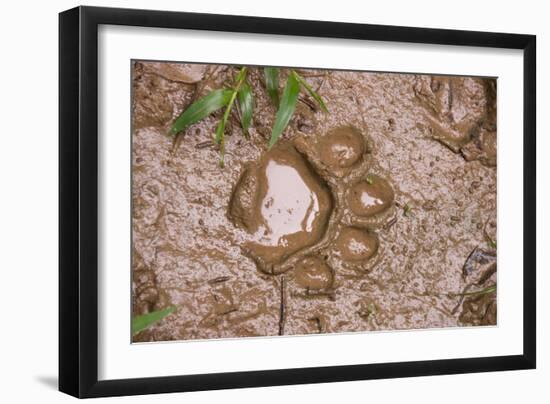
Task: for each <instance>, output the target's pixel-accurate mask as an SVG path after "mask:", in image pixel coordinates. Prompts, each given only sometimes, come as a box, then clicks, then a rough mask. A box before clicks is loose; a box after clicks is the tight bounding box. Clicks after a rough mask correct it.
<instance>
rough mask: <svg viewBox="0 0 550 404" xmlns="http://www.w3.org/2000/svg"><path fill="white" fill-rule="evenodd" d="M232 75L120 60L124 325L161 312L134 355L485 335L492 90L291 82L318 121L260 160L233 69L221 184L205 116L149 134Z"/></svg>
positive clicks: (371, 78) (491, 217)
mask: <svg viewBox="0 0 550 404" xmlns="http://www.w3.org/2000/svg"><path fill="white" fill-rule="evenodd" d="M236 71H237V69H236V68H235V67H232V66H225V65H219V66H216V65H197V64H177V63H152V62H134V65H133V77H132V80H133V83H132V84H133V100H132V110H133V114H132V126H133V130H132V234H133V252H132V279H133V284H132V294H133V295H132V296H133V315H139V314H145V313H148V312H151V311H155V310H160V309H163V308H165V307H167V306H175V307H176V308H177V310H176V312H175V313H173V314H171V315H170V316H168V317H166V318H165V319H163V320H161V321H160V322H158V323H156V324H154V325H153V326H151V327H150V328H148V329H146V330H144V331H142V332H141V333H139V334H137V335H135V336H134V338H133V340H134V342H145V341H165V340H184V339H208V338H228V337H250V336H267V335H281V334H285V335H292V334H311V333H332V332H351V331H374V330H397V329H419V328H432V327H456V326H481V325H495V324H496V314H497V303H496V273H497V267H496V164H497V161H496V133H497V128H496V80H494V79H480V78H470V77H444V76H428V75H412V74H387V73H384V74H382V73H366V72H347V71H325V70H302V69H298V71H299V73H300V74H301V75H302V76H303V77H305V78H306V80H307V81H308V82H309V83H310V85H312V87H313V88H314V89H316V90H317V91H318V92H319V94H320V95H321V96H322V97H323V99H324V100H325V102H326V104H327V106H328V108H329V110H330V113H328V114H327V113H324V112H322V111H320V110H318V109H317V108H316V107H315V103H312V102H311V99H309V97H308V96H306V95H304V94H302V95H301V96H300V97H301V99H300V101H299V102H298V107H297V109H296V112H295V114H294V116H293V118H292V120H291V122H290V125H289V127H288V128H287V130H286V131H285V132H284V135H283V136H282V138H281V139H280V140H279V142H278V143H277V144H276V145H275V146H274V147H273V148H272V149H271V150H269V151H268V150H267V143H268V139H269V137H270V134H271V128H272V125H273V121H274V117H275V112H276V110H275V108H274V106H273V105H272V104H271V101H270V99H269V97H268V96H267V93H266V91H265V89H264V85H263V73H262V70H261V69H257V68H251V69H250V71H249V82H250V84H251V86H252V87H253V91H254V95H255V101H256V108H255V111H254V117H253V123H252V127H251V129H250V139H249V140H247V139H245V138H244V137H243V135H242V132H241V129H240V125H239V121H238V119H237V116H236V115H235V116H231V117H230V120H229V122H228V125H227V132H226V145H225V147H226V158H225V168H223V169H221V168H220V166H219V164H218V160H219V151H218V150H216V146H215V145H214V143H213V142H212V139H213V134H214V132H215V129H216V125H217V122H218V121H219V119H220V118H221V115H222V113H223V111H218V112H217V113H214V114H213V115H211V116H209V117H208V118H206V119H204V120H203V121H200V122H199V123H197V124H195V125H193V126H191V127H190V128H188V129H187V130H186V131H185V133H184V134H181V135H180V136H178V137H177V139H174V138H171V137H169V136H167V135H166V133H167V132H168V128H169V127H170V124H171V123H172V122H173V120H174V119H175V118H176V117H177V116H178V115H179V114H180V113H181V112H182V111H183V110H184V109H185V108H187V107H188V106H189V105H190V104H191V103H192V102H193V101H195V100H197V99H198V98H200V97H201V96H203V95H205V94H207V93H208V92H209V91H210V90H212V89H217V88H221V87H222V86H223V85H224V84H227V83H229V82H231V80H232V78H233V77H234V76H235V74H236ZM287 73H288V72H287V71H286V70H285V69H282V77H281V85H283V84H284V82H285V79H286V74H287Z"/></svg>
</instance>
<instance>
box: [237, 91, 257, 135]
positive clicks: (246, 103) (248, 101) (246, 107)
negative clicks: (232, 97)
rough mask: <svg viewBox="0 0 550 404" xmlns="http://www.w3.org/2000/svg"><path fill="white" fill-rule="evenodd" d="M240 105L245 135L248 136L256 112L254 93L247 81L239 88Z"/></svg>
mask: <svg viewBox="0 0 550 404" xmlns="http://www.w3.org/2000/svg"><path fill="white" fill-rule="evenodd" d="M239 107H240V109H241V126H242V128H243V132H244V134H245V136H248V129H249V128H250V124H251V123H252V114H253V112H254V94H253V93H252V89H251V88H250V85H249V84H248V83H247V82H246V81H245V82H243V84H242V85H241V88H240V89H239Z"/></svg>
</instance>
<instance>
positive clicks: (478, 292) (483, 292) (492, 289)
mask: <svg viewBox="0 0 550 404" xmlns="http://www.w3.org/2000/svg"><path fill="white" fill-rule="evenodd" d="M496 291H497V285H493V286H489V287H487V288H485V289H481V290H476V291H475V292H466V293H460V295H459V296H477V295H486V294H488V293H493V292H496Z"/></svg>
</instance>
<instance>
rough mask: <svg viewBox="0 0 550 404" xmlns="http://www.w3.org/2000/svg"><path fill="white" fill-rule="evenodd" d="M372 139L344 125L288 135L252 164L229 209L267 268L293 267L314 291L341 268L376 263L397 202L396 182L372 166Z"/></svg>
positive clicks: (249, 249)
mask: <svg viewBox="0 0 550 404" xmlns="http://www.w3.org/2000/svg"><path fill="white" fill-rule="evenodd" d="M369 143H370V142H369V139H368V136H367V134H366V133H365V132H364V131H361V130H359V129H357V128H356V127H353V126H340V127H336V128H334V129H332V130H330V131H328V132H327V133H325V134H324V135H322V136H319V137H307V138H306V137H297V138H294V139H293V140H292V141H286V142H280V143H278V144H277V145H276V146H275V147H274V148H273V149H271V150H269V151H268V152H266V153H265V154H264V155H263V156H261V157H260V158H259V160H257V161H255V162H253V163H249V164H248V165H246V166H245V168H244V170H243V172H242V173H241V176H240V178H239V180H238V182H237V183H236V185H235V187H234V189H233V194H232V197H231V201H230V205H229V212H228V214H229V218H230V219H231V221H232V222H233V223H234V224H235V225H236V226H237V227H239V228H241V229H242V230H243V231H244V232H243V233H244V235H245V236H244V238H243V243H242V248H243V250H244V252H245V253H246V255H248V256H249V257H251V258H252V259H253V260H254V262H255V263H256V266H257V268H258V269H259V270H260V271H262V272H265V273H268V274H281V273H285V272H287V271H293V279H294V280H295V282H296V283H297V284H298V285H299V286H300V287H303V288H305V289H306V290H307V291H308V292H309V291H316V290H317V291H321V290H328V289H331V288H332V287H333V282H334V272H335V269H334V268H340V267H346V268H351V269H355V270H360V271H365V272H366V271H369V270H370V269H372V267H373V266H374V263H375V262H376V260H375V257H376V256H377V255H379V254H380V252H381V251H380V250H381V246H380V241H379V238H378V232H379V231H380V229H382V228H383V224H384V223H386V222H387V220H388V217H389V216H390V215H393V214H394V212H393V210H394V209H395V208H394V203H393V202H394V191H393V188H392V186H391V184H390V183H389V181H388V180H387V179H385V178H383V177H382V176H381V175H380V174H379V173H376V172H372V171H371V166H372V164H371V163H372V162H371V161H369V160H370V149H371V145H370V144H369Z"/></svg>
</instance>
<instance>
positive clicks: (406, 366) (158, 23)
mask: <svg viewBox="0 0 550 404" xmlns="http://www.w3.org/2000/svg"><path fill="white" fill-rule="evenodd" d="M100 24H112V25H125V26H140V27H159V28H182V29H194V30H209V31H227V32H242V33H259V34H277V35H293V36H309V37H317V38H344V39H360V40H370V41H390V42H404V43H422V44H439V45H449V46H454V45H463V46H475V47H488V48H509V49H520V50H523V61H524V65H523V66H524V77H523V80H524V90H523V92H524V94H523V117H524V118H523V119H524V122H523V131H524V132H523V142H524V156H523V168H524V189H523V203H524V205H523V217H524V229H523V251H524V259H523V354H521V355H513V356H512V355H511V356H496V357H482V358H467V359H445V360H428V361H416V362H400V363H380V364H364V365H350V366H333V367H315V368H297V369H284V370H264V371H251V372H235V373H218V374H202V375H201V374H193V375H181V376H170V377H150V378H139V379H123V380H107V381H99V380H98V376H97V374H98V373H97V372H98V323H97V318H98V268H97V266H98V138H97V131H98V104H97V103H98V66H97V61H98V55H97V52H98V26H99V25H100ZM59 100H60V101H59V218H60V219H59V390H61V391H63V392H65V393H68V394H70V395H73V396H76V397H81V398H84V397H103V396H120V395H134V394H150V393H167V392H183V391H196V390H211V389H227V388H243V387H260V386H274V385H291V384H301V383H324V382H337V381H351V380H364V379H381V378H396V377H411V376H427V375H442V374H459V373H470V372H489V371H501V370H514V369H534V368H535V366H536V288H535V285H536V274H535V269H536V239H535V238H536V231H535V226H536V222H535V219H536V218H535V212H536V206H535V204H536V202H535V197H536V185H535V184H536V172H535V166H536V161H535V147H536V138H535V130H536V129H535V121H536V37H535V36H534V35H519V34H504V33H489V32H472V31H458V30H443V29H425V28H409V27H397V26H382V25H366V24H350V23H339V22H323V21H301V20H288V19H276V18H259V17H244V16H228V15H213V14H196V13H183V12H167V11H148V10H130V9H111V8H96V7H77V8H73V9H71V10H68V11H64V12H62V13H60V15H59Z"/></svg>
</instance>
